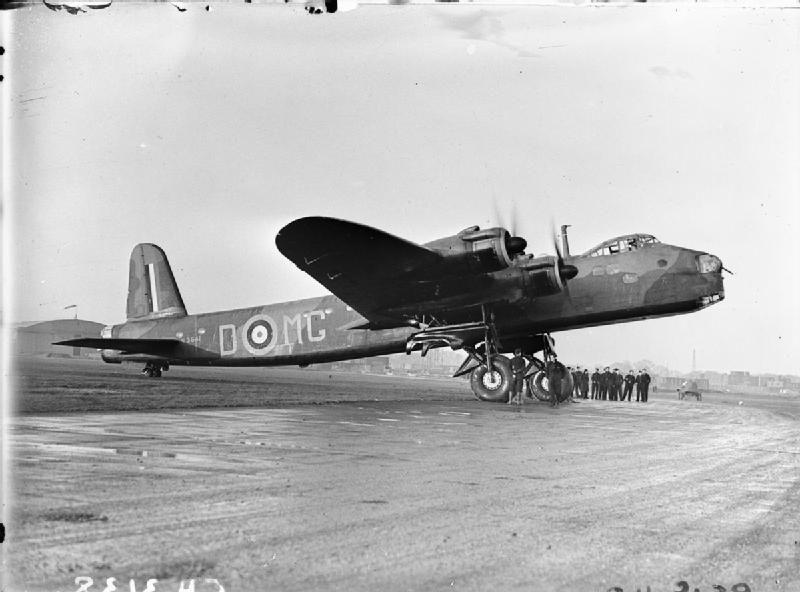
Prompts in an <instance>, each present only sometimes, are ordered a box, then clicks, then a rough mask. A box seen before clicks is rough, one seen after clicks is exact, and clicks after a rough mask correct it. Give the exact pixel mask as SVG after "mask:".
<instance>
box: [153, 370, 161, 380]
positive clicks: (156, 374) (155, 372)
mask: <svg viewBox="0 0 800 592" xmlns="http://www.w3.org/2000/svg"><path fill="white" fill-rule="evenodd" d="M153 377H155V378H161V368H153Z"/></svg>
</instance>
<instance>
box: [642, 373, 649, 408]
mask: <svg viewBox="0 0 800 592" xmlns="http://www.w3.org/2000/svg"><path fill="white" fill-rule="evenodd" d="M639 382H640V383H641V389H642V403H647V395H648V391H649V390H650V375H649V374H648V373H647V368H644V369H643V370H642V373H641V374H640V375H639Z"/></svg>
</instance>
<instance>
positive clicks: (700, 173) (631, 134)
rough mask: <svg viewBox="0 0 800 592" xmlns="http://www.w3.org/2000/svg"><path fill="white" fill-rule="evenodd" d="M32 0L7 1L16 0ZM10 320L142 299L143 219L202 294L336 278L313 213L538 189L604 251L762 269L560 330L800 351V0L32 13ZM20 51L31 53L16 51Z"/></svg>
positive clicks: (474, 215) (23, 25)
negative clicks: (722, 294)
mask: <svg viewBox="0 0 800 592" xmlns="http://www.w3.org/2000/svg"><path fill="white" fill-rule="evenodd" d="M5 16H7V17H9V15H8V13H7V14H6V15H5ZM9 18H10V19H11V20H12V34H13V41H12V42H11V43H6V46H7V48H8V51H7V53H6V56H5V59H6V60H9V61H10V64H11V67H10V68H8V67H7V68H6V69H5V70H6V72H7V74H6V83H4V84H6V86H5V92H7V93H9V96H10V101H11V102H10V108H11V110H10V113H9V114H8V115H7V117H8V118H9V119H8V120H7V121H6V122H5V123H6V124H7V125H6V127H7V129H8V130H9V131H10V132H11V136H10V145H11V148H12V155H11V170H10V176H9V179H8V182H9V186H10V189H11V194H10V199H7V200H6V208H5V215H6V217H7V222H9V225H10V228H11V229H12V234H11V235H10V236H6V240H7V241H9V242H7V244H6V248H11V251H10V255H11V258H12V260H13V262H14V267H13V269H11V270H7V271H8V272H10V273H8V274H7V276H6V284H5V285H6V286H8V285H9V282H11V285H13V293H14V295H15V298H14V305H13V306H12V307H11V310H8V307H7V310H6V311H5V312H6V313H8V314H9V318H10V320H12V321H22V320H47V319H52V318H58V317H66V316H70V315H71V313H72V311H71V310H69V311H65V310H64V307H65V306H68V305H71V304H77V305H78V314H79V316H80V317H81V318H85V319H89V320H96V321H99V322H103V323H119V322H122V321H123V320H124V316H125V297H126V290H127V269H128V257H129V254H130V251H131V249H132V248H133V246H134V245H135V244H136V243H138V242H155V243H157V244H159V245H161V246H162V247H163V248H164V249H165V250H166V252H167V254H168V256H169V258H170V261H171V263H172V266H173V270H174V272H175V275H176V278H177V280H178V283H179V286H180V288H181V291H182V293H183V297H184V301H185V302H186V305H187V308H189V311H190V312H207V311H212V310H219V309H226V308H234V307H241V306H250V305H256V304H266V303H270V302H275V301H281V300H289V299H295V298H304V297H311V296H316V295H319V294H321V293H324V289H323V288H321V286H319V285H318V284H316V282H315V281H314V280H312V279H311V278H309V277H307V276H305V275H304V274H303V273H302V272H301V271H300V270H298V269H297V268H296V267H295V266H294V265H293V264H292V263H290V262H289V261H288V260H286V259H284V258H283V257H282V256H281V255H280V253H278V252H277V250H276V248H275V244H274V237H275V234H276V232H277V231H278V230H279V229H280V228H281V227H282V226H283V225H284V224H286V223H288V222H289V221H291V220H293V219H295V218H298V217H301V216H307V215H330V216H337V217H341V218H345V219H349V220H355V221H359V222H362V223H366V224H371V225H374V226H377V227H379V228H382V229H385V230H387V231H389V232H392V233H394V234H398V235H400V236H403V237H405V238H408V239H411V240H414V241H418V242H426V241H429V240H433V239H435V238H439V237H442V236H446V235H450V234H454V233H455V232H457V231H459V230H461V229H462V228H464V227H467V226H470V225H473V224H479V225H482V226H486V225H494V224H495V223H496V222H497V220H496V218H495V213H494V212H495V210H494V207H493V205H492V203H493V200H494V201H496V202H497V204H498V207H499V208H500V210H501V211H504V212H510V211H511V210H512V203H513V204H514V208H515V209H516V212H517V217H518V219H517V230H518V232H519V233H520V234H522V235H524V236H525V237H526V238H527V239H528V241H529V245H530V250H532V251H533V252H536V253H539V252H542V251H551V248H550V247H549V237H548V235H549V227H550V220H551V219H553V220H554V221H555V223H556V224H571V225H572V227H571V229H570V242H571V245H572V248H573V252H575V251H584V250H587V249H589V248H590V247H591V246H593V245H594V244H596V243H599V242H600V241H602V240H604V239H605V238H608V237H611V236H614V235H618V234H623V233H628V232H647V233H651V234H654V235H656V236H657V237H658V238H659V239H661V240H662V241H663V242H667V243H671V244H676V245H681V246H686V247H691V248H695V249H699V250H706V251H709V252H711V253H714V254H716V255H718V256H719V257H721V258H722V260H723V262H724V264H725V266H726V267H728V268H729V269H731V270H733V271H734V272H735V274H736V275H734V276H732V277H731V276H728V277H727V278H726V299H725V301H724V302H722V303H721V304H718V305H716V306H714V307H711V308H709V309H706V310H704V311H701V312H698V313H694V314H691V315H686V316H681V317H672V318H668V319H660V320H654V321H645V322H639V323H629V324H622V325H616V326H612V327H605V328H597V329H586V330H580V331H573V332H571V333H564V334H559V335H556V339H557V345H558V351H559V354H560V357H561V358H562V359H565V360H568V361H572V360H574V361H577V362H579V363H580V362H581V361H585V362H594V361H608V362H612V361H616V360H620V361H621V360H625V359H629V360H631V361H635V360H639V359H643V358H648V359H651V360H653V361H655V362H657V363H659V364H666V365H669V366H670V367H671V368H676V369H680V370H689V369H690V368H691V360H692V349H693V348H694V349H696V351H697V360H698V367H699V368H701V369H703V368H705V369H716V370H721V371H728V370H732V369H734V370H735V369H749V370H751V371H757V372H780V373H795V374H800V359H798V353H797V352H800V320H799V319H800V315H798V298H800V296H799V294H800V280H798V261H800V240H798V236H799V234H798V230H800V228H798V225H799V224H800V173H799V172H798V171H799V170H800V169H799V168H798V162H800V121H799V119H798V114H799V113H800V82H799V80H800V69H798V63H800V59H798V58H800V49H799V48H798V43H799V42H798V39H800V12H798V11H793V10H768V9H761V10H752V9H740V8H711V7H703V6H700V7H697V6H692V5H685V6H684V5H680V6H678V5H674V4H673V5H661V6H657V5H647V6H642V5H629V6H627V7H624V8H616V7H604V8H597V7H509V6H505V7H498V8H487V7H485V6H484V7H470V6H453V5H450V6H424V7H423V6H372V7H361V8H359V9H357V10H355V11H353V12H348V13H343V14H342V13H340V14H336V15H319V16H310V15H308V14H306V13H305V12H304V11H303V10H302V9H301V8H300V7H288V6H280V5H248V6H245V5H238V4H236V5H227V4H219V5H213V10H212V11H211V12H206V11H205V10H202V8H201V5H190V7H189V10H187V11H186V12H184V13H180V12H178V10H176V9H175V8H174V7H173V6H171V5H169V4H163V5H159V4H147V5H126V4H114V5H112V6H111V7H110V8H108V9H105V10H97V11H90V12H89V13H86V14H79V15H75V16H73V15H68V14H66V13H64V12H58V13H56V12H51V11H49V10H47V9H46V8H45V7H44V6H35V7H33V8H31V9H26V10H20V11H15V12H13V14H11V15H10V17H9ZM7 63H8V62H7Z"/></svg>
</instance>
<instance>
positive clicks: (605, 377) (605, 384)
mask: <svg viewBox="0 0 800 592" xmlns="http://www.w3.org/2000/svg"><path fill="white" fill-rule="evenodd" d="M610 386H611V372H610V371H609V369H608V366H606V367H605V368H603V373H602V374H601V375H600V399H601V400H602V401H608V389H609V387H610Z"/></svg>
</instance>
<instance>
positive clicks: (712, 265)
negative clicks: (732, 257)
mask: <svg viewBox="0 0 800 592" xmlns="http://www.w3.org/2000/svg"><path fill="white" fill-rule="evenodd" d="M697 270H698V271H699V272H700V273H719V272H721V271H722V260H721V259H720V258H719V257H717V256H715V255H709V254H708V253H704V254H702V255H700V256H698V257H697Z"/></svg>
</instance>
